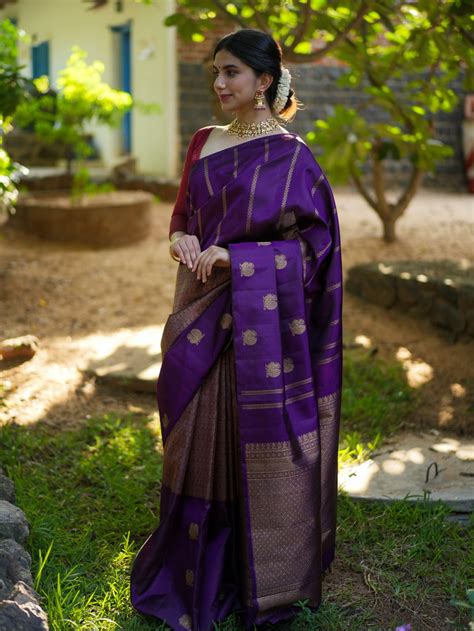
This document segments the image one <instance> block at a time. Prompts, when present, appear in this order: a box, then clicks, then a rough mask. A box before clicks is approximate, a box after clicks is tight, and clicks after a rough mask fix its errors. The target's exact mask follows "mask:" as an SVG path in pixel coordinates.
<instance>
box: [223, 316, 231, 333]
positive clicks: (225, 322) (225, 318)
mask: <svg viewBox="0 0 474 631" xmlns="http://www.w3.org/2000/svg"><path fill="white" fill-rule="evenodd" d="M231 325H232V316H231V315H230V313H224V315H223V316H222V318H221V328H222V329H230V327H231Z"/></svg>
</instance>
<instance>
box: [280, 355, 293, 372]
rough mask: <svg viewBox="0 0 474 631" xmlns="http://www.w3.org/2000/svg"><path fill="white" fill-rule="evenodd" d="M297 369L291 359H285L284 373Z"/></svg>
mask: <svg viewBox="0 0 474 631" xmlns="http://www.w3.org/2000/svg"><path fill="white" fill-rule="evenodd" d="M294 369H295V364H294V363H293V360H292V359H291V357H285V358H284V360H283V372H292V371H293V370H294Z"/></svg>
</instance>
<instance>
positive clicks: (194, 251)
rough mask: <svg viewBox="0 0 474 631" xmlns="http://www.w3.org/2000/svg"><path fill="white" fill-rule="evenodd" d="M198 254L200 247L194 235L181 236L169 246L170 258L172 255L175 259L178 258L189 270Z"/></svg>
mask: <svg viewBox="0 0 474 631" xmlns="http://www.w3.org/2000/svg"><path fill="white" fill-rule="evenodd" d="M173 236H174V235H173ZM200 252H201V245H200V244H199V239H198V238H197V237H196V235H194V234H183V235H182V236H181V237H178V238H177V239H175V240H173V242H172V243H171V245H170V253H171V256H173V255H174V256H175V257H176V258H177V259H178V258H179V260H180V262H181V263H183V264H185V265H187V266H188V267H189V269H191V268H192V267H193V264H194V263H195V261H196V259H197V257H198V256H199V254H200Z"/></svg>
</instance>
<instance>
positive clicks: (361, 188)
mask: <svg viewBox="0 0 474 631" xmlns="http://www.w3.org/2000/svg"><path fill="white" fill-rule="evenodd" d="M351 177H352V179H353V181H354V184H355V186H356V188H357V190H358V191H359V193H360V194H361V195H362V197H363V198H364V199H365V201H366V202H367V203H368V204H369V206H370V207H371V208H373V209H374V210H375V212H377V214H378V210H377V203H376V201H375V200H374V199H373V198H372V197H371V196H370V194H369V192H368V191H367V190H366V189H365V188H364V185H363V184H362V180H361V179H360V177H359V176H358V175H357V173H356V171H355V169H351Z"/></svg>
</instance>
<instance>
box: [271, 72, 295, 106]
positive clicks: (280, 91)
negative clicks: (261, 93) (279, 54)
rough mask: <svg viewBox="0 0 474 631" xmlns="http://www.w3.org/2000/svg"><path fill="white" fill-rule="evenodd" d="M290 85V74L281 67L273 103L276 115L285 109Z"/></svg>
mask: <svg viewBox="0 0 474 631" xmlns="http://www.w3.org/2000/svg"><path fill="white" fill-rule="evenodd" d="M290 83H291V74H290V71H289V70H288V68H285V67H284V66H282V68H281V77H280V81H279V82H278V86H277V93H276V97H275V100H274V102H273V109H274V110H275V112H276V113H277V114H279V113H280V112H281V110H282V109H283V108H284V107H285V105H286V102H287V101H288V96H289V94H290Z"/></svg>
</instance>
